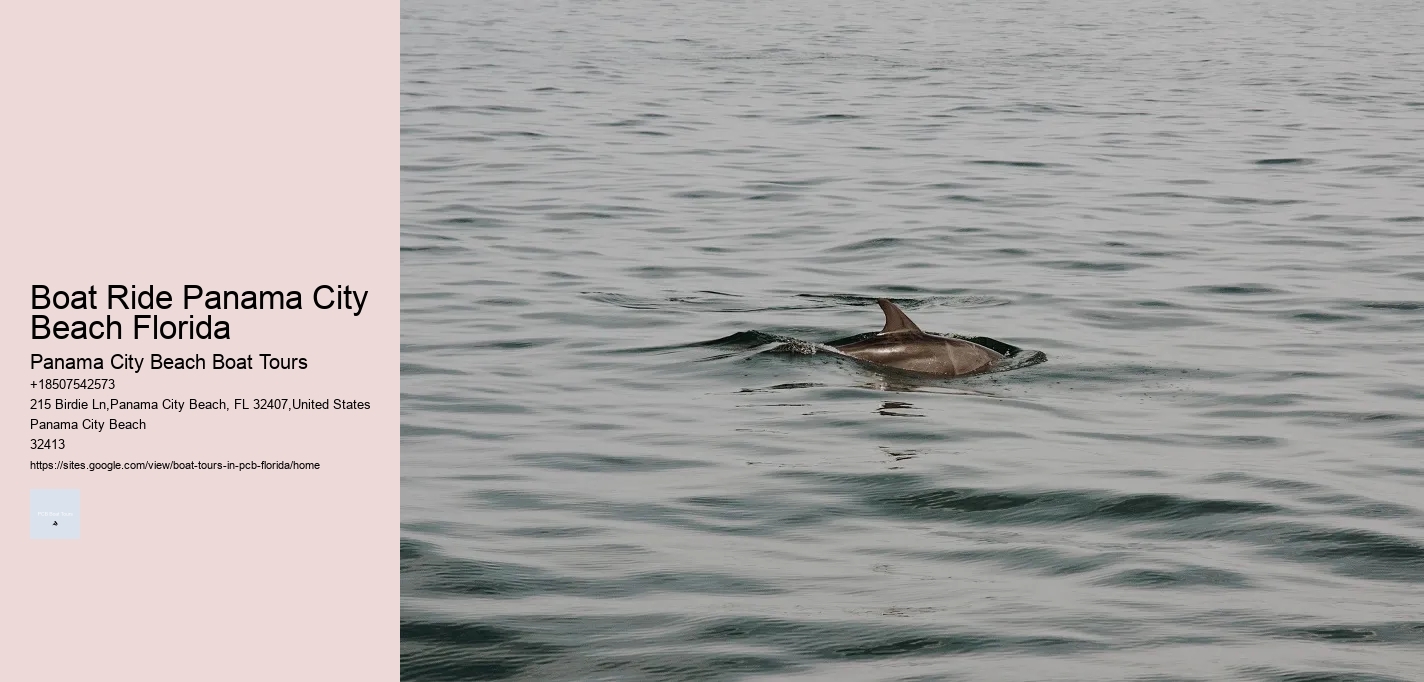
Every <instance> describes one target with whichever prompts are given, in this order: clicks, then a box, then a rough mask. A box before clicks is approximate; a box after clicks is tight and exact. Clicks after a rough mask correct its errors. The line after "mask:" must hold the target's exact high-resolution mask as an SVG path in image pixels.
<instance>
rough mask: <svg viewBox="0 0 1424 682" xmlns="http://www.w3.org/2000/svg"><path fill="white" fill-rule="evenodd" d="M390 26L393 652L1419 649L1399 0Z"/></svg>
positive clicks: (784, 655)
mask: <svg viewBox="0 0 1424 682" xmlns="http://www.w3.org/2000/svg"><path fill="white" fill-rule="evenodd" d="M402 30H403V37H402V56H401V59H402V81H401V90H402V98H401V105H402V115H401V118H402V130H401V145H402V162H403V167H402V171H401V181H402V205H403V222H402V225H401V235H402V240H401V243H402V247H401V262H402V288H403V291H402V297H403V303H402V342H403V346H402V397H401V406H402V453H401V456H402V522H403V523H402V531H401V537H400V552H401V585H402V587H401V589H402V592H401V595H402V617H401V638H402V640H401V650H402V677H403V678H405V679H409V680H540V681H543V680H738V679H806V680H905V681H910V680H1026V681H1027V680H1084V681H1097V680H1267V681H1276V682H1284V681H1295V682H1305V681H1320V682H1325V681H1333V682H1347V681H1348V682H1361V681H1367V680H1368V681H1383V680H1420V679H1424V492H1421V486H1424V355H1422V354H1421V349H1424V142H1421V136H1424V38H1421V36H1424V6H1422V5H1420V4H1419V3H1417V2H1404V1H1381V2H1337V1H1331V0H1318V1H1317V0H1294V1H1286V0H1244V1H1242V2H1231V3H1226V2H1187V1H1185V0H1181V1H1169V0H1144V1H1140V2H1129V1H1128V0H1096V1H1089V0H1034V1H1029V0H1020V1H1010V2H983V1H978V2H969V1H962V0H941V1H933V0H887V1H884V2H874V3H872V2H846V1H842V2H834V1H831V2H811V1H809V0H784V1H778V0H764V1H761V2H751V1H736V0H728V1H721V2H717V1H711V0H708V1H694V2H676V3H674V2H654V1H651V0H606V1H587V2H576V1H572V0H566V1H547V0H527V1H520V2H514V1H510V0H483V1H480V2H454V1H452V0H410V1H408V2H405V3H404V6H403V8H402ZM881 296H884V297H888V298H891V299H893V300H895V301H897V302H899V303H900V304H901V305H902V306H903V307H904V308H905V310H906V311H907V312H908V313H909V314H910V315H911V316H912V317H913V318H914V319H915V321H916V322H918V323H919V325H920V326H921V327H923V328H924V329H926V330H927V331H934V332H941V333H954V334H962V335H965V336H987V337H992V338H994V339H999V340H1001V341H1004V342H1007V343H1010V344H1013V345H1016V346H1020V347H1023V348H1026V349H1034V350H1038V351H1042V352H1043V353H1046V354H1047V357H1048V361H1047V362H1046V363H1043V364H1038V365H1035V366H1030V367H1025V368H1022V369H1018V370H1015V371H1010V372H1003V373H996V374H990V375H984V376H980V377H971V378H965V379H958V380H950V381H937V380H925V379H918V378H914V377H906V376H903V375H900V376H897V375H892V374H886V373H880V372H876V371H874V370H873V369H870V368H867V367H864V366H861V365H857V364H854V363H847V362H845V361H844V360H843V359H841V358H837V357H836V356H834V355H832V354H827V353H825V352H816V353H810V352H809V350H813V349H815V348H816V346H815V345H814V344H815V343H817V342H824V341H828V340H831V339H836V338H842V337H847V336H851V335H854V334H858V333H861V332H866V331H872V330H875V329H878V328H879V327H880V324H881V321H882V318H881V315H880V312H879V310H878V308H876V306H875V305H874V299H875V298H876V297H881ZM786 339H795V340H799V341H801V342H804V343H798V344H793V346H794V347H795V348H799V349H802V350H806V351H808V352H805V353H797V352H792V353H787V352H766V351H767V350H768V349H771V348H773V347H775V346H776V345H777V344H778V343H779V342H781V341H784V340H786Z"/></svg>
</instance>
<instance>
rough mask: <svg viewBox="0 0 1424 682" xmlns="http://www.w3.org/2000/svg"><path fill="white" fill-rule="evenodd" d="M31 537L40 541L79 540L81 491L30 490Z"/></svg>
mask: <svg viewBox="0 0 1424 682" xmlns="http://www.w3.org/2000/svg"><path fill="white" fill-rule="evenodd" d="M30 537H31V538H35V539H39V540H78V539H79V491H78V490H68V489H33V490H30Z"/></svg>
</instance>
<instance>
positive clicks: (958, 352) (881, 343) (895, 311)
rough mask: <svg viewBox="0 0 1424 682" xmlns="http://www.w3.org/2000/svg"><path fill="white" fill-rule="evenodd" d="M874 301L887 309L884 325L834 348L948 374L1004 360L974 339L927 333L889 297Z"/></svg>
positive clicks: (881, 362) (977, 369) (972, 370)
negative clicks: (872, 334) (867, 334)
mask: <svg viewBox="0 0 1424 682" xmlns="http://www.w3.org/2000/svg"><path fill="white" fill-rule="evenodd" d="M875 302H876V303H877V304H879V305H880V309H881V310H883V311H885V328H884V329H881V330H880V333H878V334H876V335H875V336H872V337H870V338H868V339H865V340H863V341H856V342H854V343H848V344H845V345H841V346H833V348H835V349H836V350H838V351H840V352H842V353H845V354H846V355H849V356H851V357H853V358H855V359H857V360H862V361H864V362H869V363H871V364H876V365H883V366H885V367H893V368H895V369H902V370H908V371H911V372H922V373H925V374H935V375H938V376H945V377H957V376H964V375H966V374H977V373H979V372H983V371H985V370H988V369H990V368H992V367H993V366H994V363H996V362H998V361H1000V360H1003V359H1004V355H1003V354H1001V353H998V352H996V351H993V350H990V349H988V348H986V347H984V346H981V345H979V344H977V343H974V342H973V341H966V340H964V339H954V338H948V337H944V336H935V335H933V334H926V333H924V332H922V331H920V328H919V326H917V325H916V324H915V323H914V322H912V321H911V320H910V317H909V316H908V315H906V314H905V311H903V310H900V308H899V306H897V305H895V304H894V303H891V302H890V301H889V300H888V299H884V298H882V299H878V300H876V301H875Z"/></svg>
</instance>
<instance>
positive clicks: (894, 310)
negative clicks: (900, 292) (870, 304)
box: [875, 298, 920, 334]
mask: <svg viewBox="0 0 1424 682" xmlns="http://www.w3.org/2000/svg"><path fill="white" fill-rule="evenodd" d="M875 302H876V303H878V304H879V305H880V309H881V310H884V311H885V328H884V329H881V330H880V333H881V334H893V333H895V332H918V331H920V328H919V327H918V326H916V325H915V323H914V322H912V321H910V316H909V315H906V314H905V311H903V310H900V307H899V306H897V305H895V304H894V303H891V302H890V299H888V298H881V299H877V300H876V301H875Z"/></svg>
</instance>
